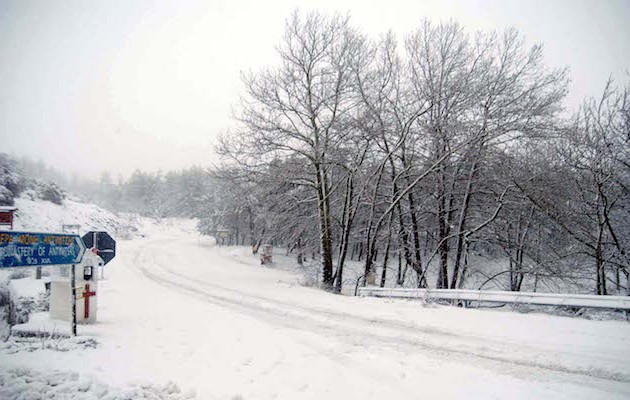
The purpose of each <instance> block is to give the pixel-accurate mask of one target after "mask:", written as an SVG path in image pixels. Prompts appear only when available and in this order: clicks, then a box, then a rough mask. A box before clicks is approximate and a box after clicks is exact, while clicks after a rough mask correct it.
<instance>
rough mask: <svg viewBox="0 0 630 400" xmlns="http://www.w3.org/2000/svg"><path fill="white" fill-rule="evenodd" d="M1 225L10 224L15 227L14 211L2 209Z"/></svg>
mask: <svg viewBox="0 0 630 400" xmlns="http://www.w3.org/2000/svg"><path fill="white" fill-rule="evenodd" d="M0 225H9V226H10V227H11V229H13V211H0Z"/></svg>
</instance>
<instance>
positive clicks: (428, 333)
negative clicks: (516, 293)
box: [0, 224, 630, 399]
mask: <svg viewBox="0 0 630 400" xmlns="http://www.w3.org/2000/svg"><path fill="white" fill-rule="evenodd" d="M182 228H183V229H182ZM118 246H119V247H118V251H117V258H116V259H115V260H114V261H113V262H112V263H111V264H110V265H108V266H107V270H106V277H107V280H105V281H102V282H100V286H99V293H98V296H100V297H99V320H100V321H99V323H98V324H97V325H95V326H92V327H90V328H82V327H79V334H81V333H83V334H86V335H89V336H90V337H92V338H94V339H95V340H96V342H98V345H97V346H96V348H91V347H90V348H85V347H78V348H77V349H75V350H71V351H54V350H52V349H50V348H48V347H42V349H39V350H38V349H33V348H32V346H31V348H30V349H29V350H28V351H16V347H15V346H13V347H11V346H8V347H6V346H5V348H4V349H2V348H0V360H1V362H0V372H1V374H0V397H2V398H4V397H3V393H5V394H6V393H14V392H9V390H10V388H15V386H16V385H21V386H20V387H23V388H29V387H30V388H32V386H33V385H36V386H37V387H40V388H41V390H40V391H39V392H37V393H40V394H43V393H47V392H50V391H52V390H54V389H53V388H52V387H51V386H50V385H49V386H46V385H48V384H47V383H46V382H48V380H49V377H50V376H53V377H54V376H58V375H55V374H61V376H67V377H69V378H68V380H69V381H72V382H75V384H71V385H70V386H71V388H70V389H67V393H66V394H63V395H59V396H58V397H57V398H88V397H89V396H92V397H95V398H100V397H103V398H104V397H106V396H107V394H110V395H111V396H110V397H109V398H124V397H125V396H127V395H128V393H130V392H128V391H130V390H141V388H143V387H146V388H149V389H147V390H148V392H146V393H140V391H138V392H134V393H136V394H135V395H130V397H128V398H140V397H141V396H145V397H147V398H151V396H153V398H155V397H156V396H157V394H160V393H161V395H162V396H163V398H169V399H175V398H184V397H189V396H190V395H191V394H192V392H191V391H193V392H194V393H196V395H197V397H198V398H200V399H324V398H326V399H337V398H339V399H350V398H361V399H383V398H387V399H416V398H458V399H461V398H479V399H488V398H510V399H531V398H537V399H539V398H549V399H597V398H606V399H626V398H630V372H629V371H628V365H629V363H630V361H628V360H630V324H629V323H627V322H622V321H589V320H582V319H571V318H563V317H556V316H550V315H542V314H517V313H509V312H500V311H492V310H470V309H458V308H451V307H440V306H424V307H423V306H422V305H421V304H420V303H418V302H406V301H393V300H383V299H374V298H356V297H347V296H334V295H330V294H327V293H324V292H322V291H320V290H317V289H313V288H307V287H303V286H301V285H299V284H298V283H297V282H298V277H297V276H296V275H295V274H294V273H292V272H291V271H286V270H280V269H274V268H263V267H261V266H260V265H259V263H258V260H257V259H256V258H255V257H254V256H247V255H246V252H244V251H243V250H239V249H226V248H221V249H220V248H216V247H213V246H212V245H211V244H210V243H209V242H208V241H207V240H206V239H200V238H198V236H196V235H195V234H194V233H193V229H192V225H191V224H184V225H181V224H174V225H170V226H167V227H164V228H163V229H156V232H155V233H154V234H153V235H151V236H150V237H148V238H144V239H135V240H130V241H119V242H118ZM81 329H83V330H84V331H83V332H82V331H81ZM18 350H19V349H18ZM76 373H78V375H77V374H76ZM51 374H52V375H51ZM32 382H35V383H32ZM79 382H81V385H82V386H81V385H79ZM86 382H87V383H86ZM31 383H32V384H31ZM24 385H26V386H24ZM86 385H88V389H87V390H86V391H83V392H80V391H78V389H80V388H84V387H86ZM104 385H105V386H104ZM130 385H136V386H130ZM92 388H96V389H94V390H92ZM104 388H109V389H108V390H106V391H104ZM134 388H135V389H134ZM180 388H181V393H184V394H183V395H182V394H180V393H179V390H180ZM97 389H98V390H97ZM3 390H4V392H3ZM125 391H127V392H125ZM81 393H83V394H85V396H84V397H82V395H81ZM112 393H113V394H112ZM139 393H140V394H139ZM156 393H157V394H156ZM10 396H11V395H7V398H13V397H10ZM63 396H66V397H63ZM177 396H181V397H177ZM33 398H37V397H33ZM158 398H159V397H158Z"/></svg>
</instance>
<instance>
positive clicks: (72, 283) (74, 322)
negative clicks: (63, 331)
mask: <svg viewBox="0 0 630 400" xmlns="http://www.w3.org/2000/svg"><path fill="white" fill-rule="evenodd" d="M74 267H75V265H72V270H71V271H70V287H71V288H72V290H71V292H72V336H76V335H77V288H76V285H77V283H76V276H75V275H76V272H75V270H74Z"/></svg>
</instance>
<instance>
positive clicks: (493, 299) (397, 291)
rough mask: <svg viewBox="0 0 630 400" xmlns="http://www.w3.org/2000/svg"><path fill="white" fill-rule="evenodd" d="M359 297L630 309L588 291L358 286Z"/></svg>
mask: <svg viewBox="0 0 630 400" xmlns="http://www.w3.org/2000/svg"><path fill="white" fill-rule="evenodd" d="M358 294H359V296H369V297H393V298H402V299H425V300H456V301H463V302H489V303H511V304H533V305H545V306H566V307H588V308H605V309H614V310H630V296H596V295H588V294H557V293H534V292H502V291H491V290H465V289H405V288H380V287H362V288H359V293H358Z"/></svg>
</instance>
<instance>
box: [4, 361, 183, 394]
mask: <svg viewBox="0 0 630 400" xmlns="http://www.w3.org/2000/svg"><path fill="white" fill-rule="evenodd" d="M194 397H195V395H194V393H186V394H183V393H181V390H180V389H179V387H178V386H177V385H175V384H174V383H172V382H169V383H167V384H165V385H161V386H160V385H152V384H147V385H137V386H132V387H129V388H124V389H118V388H112V387H110V386H108V385H105V384H103V383H101V382H98V381H96V380H94V379H91V378H89V377H85V376H81V375H80V374H78V373H76V372H59V371H54V372H35V371H33V370H29V369H12V370H8V371H2V370H0V399H4V400H18V399H20V400H35V399H103V400H123V399H124V400H128V399H152V400H181V399H191V398H194Z"/></svg>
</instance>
